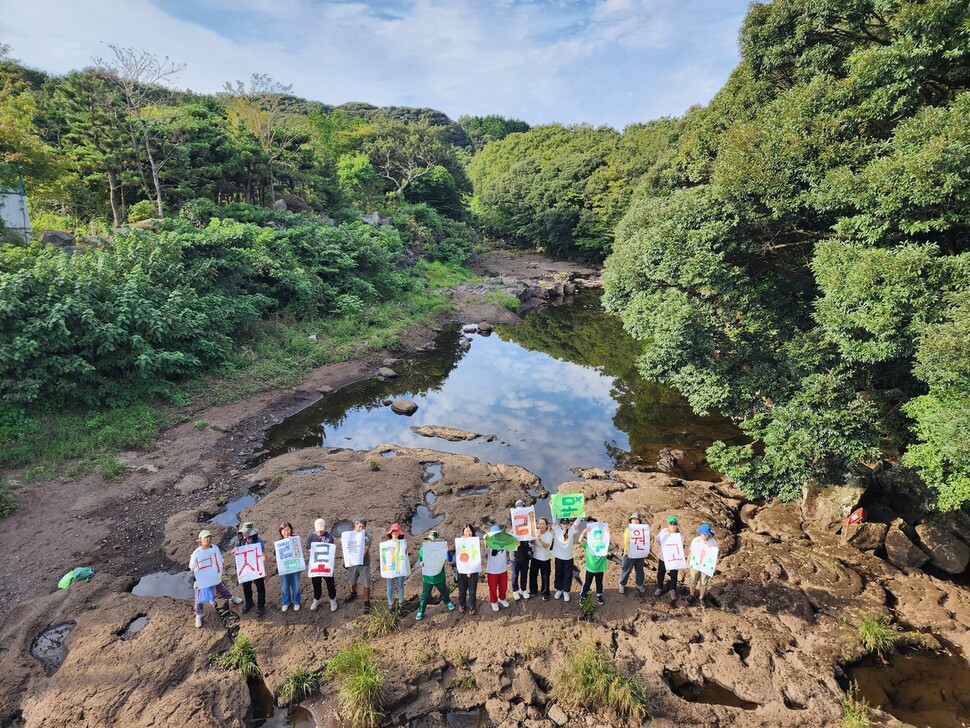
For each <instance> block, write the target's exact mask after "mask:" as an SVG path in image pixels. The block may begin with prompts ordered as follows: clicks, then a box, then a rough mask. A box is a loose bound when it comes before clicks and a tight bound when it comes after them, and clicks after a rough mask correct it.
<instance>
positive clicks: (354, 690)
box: [325, 641, 387, 728]
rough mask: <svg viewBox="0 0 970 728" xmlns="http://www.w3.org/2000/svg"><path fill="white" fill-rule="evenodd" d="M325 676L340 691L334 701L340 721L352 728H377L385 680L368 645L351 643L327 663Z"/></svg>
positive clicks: (382, 702) (381, 708) (382, 707)
mask: <svg viewBox="0 0 970 728" xmlns="http://www.w3.org/2000/svg"><path fill="white" fill-rule="evenodd" d="M325 675H326V676H327V678H328V679H331V680H334V681H336V682H337V683H338V684H339V686H340V688H339V692H338V699H339V701H340V711H341V713H342V714H343V717H344V719H346V720H347V721H349V723H350V725H352V726H354V727H355V728H377V726H379V725H380V723H381V720H382V719H383V718H384V689H385V685H386V683H387V678H386V677H385V675H384V671H383V670H381V668H380V666H379V665H378V664H377V658H376V656H375V654H374V648H373V646H371V644H370V643H369V642H363V641H358V642H354V643H353V644H352V645H350V646H349V647H346V648H345V649H343V650H341V651H340V652H338V653H337V654H336V655H335V656H334V657H333V658H331V660H330V661H329V662H328V663H327V667H326V669H325Z"/></svg>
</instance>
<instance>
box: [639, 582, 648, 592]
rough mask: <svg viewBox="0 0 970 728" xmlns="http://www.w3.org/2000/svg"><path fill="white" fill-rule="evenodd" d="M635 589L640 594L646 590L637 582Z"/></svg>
mask: <svg viewBox="0 0 970 728" xmlns="http://www.w3.org/2000/svg"><path fill="white" fill-rule="evenodd" d="M637 591H638V592H640V593H641V594H646V593H647V590H646V589H644V588H643V584H637Z"/></svg>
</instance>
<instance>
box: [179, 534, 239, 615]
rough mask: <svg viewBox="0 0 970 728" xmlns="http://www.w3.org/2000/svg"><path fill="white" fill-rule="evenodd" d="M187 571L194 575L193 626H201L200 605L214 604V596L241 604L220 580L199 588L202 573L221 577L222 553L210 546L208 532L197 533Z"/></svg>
mask: <svg viewBox="0 0 970 728" xmlns="http://www.w3.org/2000/svg"><path fill="white" fill-rule="evenodd" d="M189 570H190V571H191V572H192V573H193V574H195V584H194V586H193V588H194V590H195V609H194V611H195V626H196V627H201V626H202V605H203V604H205V603H206V602H209V604H211V605H212V606H215V604H216V594H218V595H219V596H220V597H222V598H223V599H226V600H228V601H230V602H232V603H233V604H242V599H240V598H239V597H234V596H233V595H232V592H231V591H229V588H228V587H227V586H226V585H225V584H223V583H222V581H221V580H220V581H219V582H218V583H217V584H216V585H215V586H199V578H200V576H201V575H202V573H203V572H206V573H209V572H210V570H211V573H217V574H218V575H219V576H220V577H221V576H222V552H221V551H220V550H219V547H218V546H213V545H212V534H211V533H210V532H209V531H206V530H202V531H199V547H198V548H197V549H196V550H195V551H193V552H192V556H191V557H189Z"/></svg>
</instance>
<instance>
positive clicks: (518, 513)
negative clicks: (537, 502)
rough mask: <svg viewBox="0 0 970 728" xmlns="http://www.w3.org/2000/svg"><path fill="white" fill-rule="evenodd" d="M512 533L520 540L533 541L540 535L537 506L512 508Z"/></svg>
mask: <svg viewBox="0 0 970 728" xmlns="http://www.w3.org/2000/svg"><path fill="white" fill-rule="evenodd" d="M512 535H513V536H515V537H516V538H517V539H518V540H519V541H533V540H535V538H536V536H538V535H539V532H538V530H536V509H535V506H526V507H525V508H513V509H512Z"/></svg>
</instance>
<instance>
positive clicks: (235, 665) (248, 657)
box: [214, 632, 263, 679]
mask: <svg viewBox="0 0 970 728" xmlns="http://www.w3.org/2000/svg"><path fill="white" fill-rule="evenodd" d="M214 659H215V663H216V664H217V665H218V666H219V667H221V668H222V669H223V670H238V671H239V673H240V674H241V675H242V676H243V677H244V678H247V679H248V678H251V677H259V676H260V675H262V674H263V671H262V670H261V669H260V667H259V665H258V664H257V663H256V648H255V646H254V645H253V641H252V640H251V639H250V638H249V637H248V636H247V635H245V634H243V633H242V632H240V633H239V634H238V635H236V639H235V640H233V642H232V647H230V648H229V649H228V650H226V651H225V652H223V653H222V654H221V655H219V656H217V657H215V658H214Z"/></svg>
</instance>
